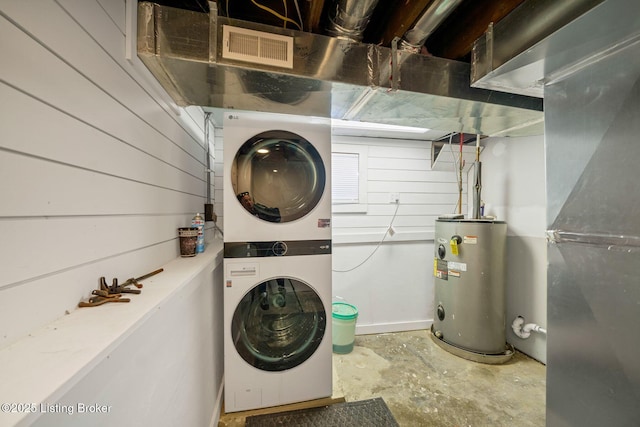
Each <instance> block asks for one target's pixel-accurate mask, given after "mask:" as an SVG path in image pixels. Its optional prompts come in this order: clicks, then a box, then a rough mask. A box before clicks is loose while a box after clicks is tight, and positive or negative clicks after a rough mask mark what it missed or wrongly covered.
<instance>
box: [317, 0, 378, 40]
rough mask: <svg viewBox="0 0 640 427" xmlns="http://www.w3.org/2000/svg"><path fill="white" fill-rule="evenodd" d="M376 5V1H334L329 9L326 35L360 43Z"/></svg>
mask: <svg viewBox="0 0 640 427" xmlns="http://www.w3.org/2000/svg"><path fill="white" fill-rule="evenodd" d="M377 4H378V0H337V1H335V2H334V3H333V4H332V5H331V7H330V9H329V24H328V26H327V28H326V30H327V33H328V34H329V35H331V36H334V37H337V38H341V39H347V40H351V41H354V42H361V41H362V37H363V35H364V30H365V28H367V25H369V21H370V20H371V15H372V14H373V9H375V7H376V5H377Z"/></svg>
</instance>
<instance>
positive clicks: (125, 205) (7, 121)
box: [0, 0, 215, 347]
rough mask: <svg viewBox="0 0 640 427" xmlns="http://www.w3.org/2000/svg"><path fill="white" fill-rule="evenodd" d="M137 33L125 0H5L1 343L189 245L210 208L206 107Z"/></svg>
mask: <svg viewBox="0 0 640 427" xmlns="http://www.w3.org/2000/svg"><path fill="white" fill-rule="evenodd" d="M125 32H126V22H125V1H124V0H86V1H78V0H55V1H54V0H38V1H13V0H2V1H0V58H2V62H1V63H0V100H2V102H0V347H3V346H6V345H8V344H10V343H11V342H13V341H15V340H16V339H18V338H20V337H22V336H24V335H26V334H28V333H29V332H31V331H33V330H34V329H37V328H38V327H40V326H42V325H45V324H46V323H48V322H50V321H51V320H53V319H55V318H58V317H60V316H64V315H65V313H66V312H70V311H71V310H74V309H76V307H77V304H78V302H79V301H80V300H81V299H84V298H86V297H88V295H89V294H90V292H91V290H92V289H95V288H96V287H97V285H98V279H99V277H100V276H105V277H106V278H107V280H108V281H109V282H110V281H111V279H112V278H118V279H120V280H121V281H123V280H125V279H127V278H129V277H134V276H139V275H142V274H144V273H147V272H149V271H152V270H154V269H156V268H158V267H159V266H161V265H162V264H164V263H166V262H167V261H169V260H171V259H173V258H175V257H176V256H178V255H179V252H178V244H177V239H176V235H177V232H176V228H178V227H180V226H184V225H187V224H189V223H190V220H191V217H192V216H193V215H194V214H195V212H202V211H203V205H204V202H205V196H206V172H205V164H206V159H205V155H206V152H205V149H204V142H203V130H202V129H203V123H204V117H203V113H202V110H201V109H199V108H188V109H179V108H176V107H175V106H173V107H172V106H170V105H169V104H168V103H167V102H166V101H165V99H166V98H164V97H163V96H160V95H159V93H160V92H159V91H158V86H157V84H156V85H155V86H154V84H153V83H154V82H153V80H154V79H153V77H151V75H150V74H149V73H148V71H147V70H146V69H141V68H140V67H139V66H135V65H134V64H132V63H131V62H130V61H128V60H127V59H126V58H125V42H126V41H125ZM214 194H215V191H214Z"/></svg>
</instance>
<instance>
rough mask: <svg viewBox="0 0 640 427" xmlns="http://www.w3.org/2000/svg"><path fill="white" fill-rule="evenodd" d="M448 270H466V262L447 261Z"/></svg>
mask: <svg viewBox="0 0 640 427" xmlns="http://www.w3.org/2000/svg"><path fill="white" fill-rule="evenodd" d="M449 270H457V271H467V263H466V262H455V261H449Z"/></svg>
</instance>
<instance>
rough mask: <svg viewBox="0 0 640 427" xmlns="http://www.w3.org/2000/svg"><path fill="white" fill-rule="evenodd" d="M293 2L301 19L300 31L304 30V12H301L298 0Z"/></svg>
mask: <svg viewBox="0 0 640 427" xmlns="http://www.w3.org/2000/svg"><path fill="white" fill-rule="evenodd" d="M293 4H294V5H295V6H296V11H297V12H298V19H299V20H300V31H304V21H303V20H302V14H301V13H300V6H299V5H298V0H293Z"/></svg>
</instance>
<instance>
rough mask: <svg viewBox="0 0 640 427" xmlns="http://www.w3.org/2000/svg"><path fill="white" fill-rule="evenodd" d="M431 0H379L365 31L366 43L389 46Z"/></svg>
mask: <svg viewBox="0 0 640 427" xmlns="http://www.w3.org/2000/svg"><path fill="white" fill-rule="evenodd" d="M431 1H432V0H401V1H393V0H380V2H379V3H378V6H377V7H376V10H375V11H374V13H373V16H372V18H371V22H370V24H369V26H368V27H367V30H366V31H365V41H366V42H367V43H374V44H380V45H382V46H391V41H392V40H393V39H394V37H402V36H403V35H404V33H406V32H407V30H409V29H410V28H411V26H412V25H413V23H414V22H415V21H416V20H417V19H418V18H419V17H420V15H421V14H422V11H423V10H424V9H425V8H426V7H427V6H428V5H429V4H430V3H431Z"/></svg>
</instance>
